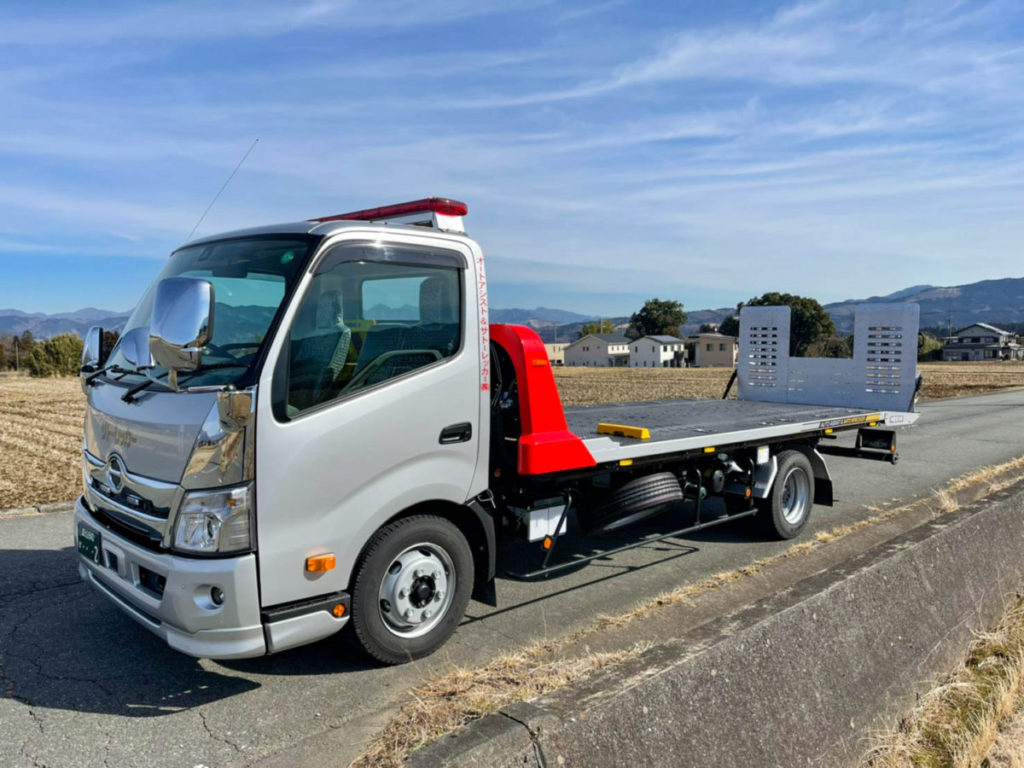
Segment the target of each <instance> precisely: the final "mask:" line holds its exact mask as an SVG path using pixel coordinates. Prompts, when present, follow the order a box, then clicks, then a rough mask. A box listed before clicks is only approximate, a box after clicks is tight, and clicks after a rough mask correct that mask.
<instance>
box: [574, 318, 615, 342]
mask: <svg viewBox="0 0 1024 768" xmlns="http://www.w3.org/2000/svg"><path fill="white" fill-rule="evenodd" d="M588 333H615V326H614V325H612V321H611V320H595V321H594V322H592V323H587V324H586V325H584V326H583V327H582V328H580V335H579V336H577V337H576V338H577V339H582V338H583V337H584V336H586V335H587V334H588Z"/></svg>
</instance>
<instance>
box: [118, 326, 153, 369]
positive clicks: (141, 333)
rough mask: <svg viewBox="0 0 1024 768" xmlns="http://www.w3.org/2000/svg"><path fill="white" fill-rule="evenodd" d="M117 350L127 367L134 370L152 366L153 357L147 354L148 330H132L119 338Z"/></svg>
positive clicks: (143, 327) (144, 328)
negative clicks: (133, 367)
mask: <svg viewBox="0 0 1024 768" xmlns="http://www.w3.org/2000/svg"><path fill="white" fill-rule="evenodd" d="M118 348H119V349H120V350H121V357H123V358H124V359H125V362H126V363H128V364H129V365H134V366H135V367H136V368H149V367H152V365H153V357H152V355H150V354H149V328H146V327H145V326H142V327H141V328H132V329H131V330H130V331H128V332H127V333H125V334H124V336H122V337H121V340H120V342H119V345H118Z"/></svg>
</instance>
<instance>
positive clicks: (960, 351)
mask: <svg viewBox="0 0 1024 768" xmlns="http://www.w3.org/2000/svg"><path fill="white" fill-rule="evenodd" d="M942 359H943V360H990V361H995V360H1024V347H1022V346H1021V343H1020V337H1019V336H1017V335H1016V334H1015V333H1011V332H1010V331H1004V330H1002V329H1001V328H996V327H995V326H994V325H989V324H988V323H975V324H974V325H968V326H967V327H966V328H961V329H960V330H959V331H957V332H956V333H955V334H953V335H952V336H950V337H948V338H947V339H946V340H945V344H944V345H943V347H942Z"/></svg>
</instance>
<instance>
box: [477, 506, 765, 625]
mask: <svg viewBox="0 0 1024 768" xmlns="http://www.w3.org/2000/svg"><path fill="white" fill-rule="evenodd" d="M725 514H726V512H725V507H724V505H723V504H722V503H721V502H720V501H718V500H710V501H705V502H704V503H703V504H702V508H701V520H702V521H709V520H714V519H718V518H721V517H724V515H725ZM694 522H696V507H695V505H694V504H693V503H692V502H684V503H681V504H676V505H673V506H672V507H669V508H668V509H666V510H665V511H664V512H662V513H661V514H659V515H656V516H653V517H651V518H648V519H647V520H644V521H641V522H638V523H636V524H634V525H630V526H628V527H625V528H622V529H620V530H616V531H613V532H609V533H604V534H600V535H588V534H586V533H584V532H583V531H581V530H580V528H579V526H578V524H577V523H576V521H575V519H574V518H573V517H570V519H569V526H568V531H567V533H566V534H565V535H563V536H562V537H561V538H560V540H559V541H558V542H557V544H556V551H555V553H554V555H553V556H552V559H551V563H552V564H554V563H560V562H563V561H570V562H572V561H574V560H579V559H580V558H584V557H590V556H593V555H597V557H596V558H595V559H593V560H586V561H582V562H578V563H577V562H573V563H572V564H571V565H568V566H567V567H565V568H564V569H562V570H560V571H558V572H556V573H554V574H552V575H551V576H550V577H545V576H536V577H531V578H522V577H521V576H518V575H517V574H520V573H523V572H528V571H532V570H534V569H537V568H540V566H541V564H542V562H543V558H544V552H543V550H542V549H541V547H540V544H539V543H537V542H534V543H532V544H531V543H528V542H526V541H523V540H511V541H509V542H508V543H507V544H505V545H504V546H502V548H501V550H500V552H499V555H498V564H499V573H498V581H499V584H498V593H499V596H500V595H501V594H502V593H503V590H502V588H501V582H502V581H509V582H519V583H526V584H529V583H538V582H544V581H546V580H548V578H550V580H551V581H552V582H557V579H558V578H559V577H565V576H569V575H570V574H576V575H577V578H575V579H566V582H567V583H566V586H565V587H564V588H562V589H554V590H549V591H548V590H546V591H544V593H543V594H539V595H537V596H536V597H531V598H530V599H528V600H519V601H516V602H514V603H505V602H504V601H503V600H502V601H501V605H500V607H499V608H497V609H491V608H488V609H485V610H484V611H482V612H481V613H480V614H479V615H474V616H470V617H468V618H467V619H466V621H465V622H464V623H466V624H471V623H473V622H476V621H480V620H483V619H490V618H493V617H494V616H498V615H500V614H503V613H509V612H512V611H516V610H520V609H522V608H525V607H527V606H529V605H534V604H536V603H541V602H543V601H545V600H549V599H552V598H557V597H561V596H564V595H567V594H570V593H572V592H575V591H578V590H582V589H588V588H591V587H593V586H595V585H597V584H600V583H602V582H607V581H609V580H611V579H615V578H618V577H620V576H623V575H625V574H627V573H636V572H637V571H642V570H645V569H647V568H652V567H656V566H662V565H665V564H666V563H669V562H671V561H673V560H677V559H679V558H682V557H685V556H687V555H692V554H695V553H697V552H699V551H700V547H699V546H696V542H702V543H717V542H725V541H733V542H752V541H760V540H763V539H764V536H763V535H762V534H761V533H759V532H758V530H757V527H756V526H755V525H753V524H752V521H750V520H739V521H736V522H734V523H724V524H723V525H722V526H720V527H713V528H706V529H703V530H700V531H695V532H692V533H687V534H680V535H679V536H672V537H670V538H667V539H662V540H661V541H655V540H654V539H656V538H657V537H659V536H663V535H665V534H666V533H671V532H672V531H673V530H677V529H679V528H683V527H685V526H689V525H692V524H693V523H694ZM638 541H639V542H641V544H640V546H638V547H637V548H636V550H634V551H635V552H637V553H638V554H634V555H632V556H631V553H630V551H629V550H627V551H625V552H621V553H616V554H608V555H604V554H603V553H605V552H610V551H611V550H614V549H616V548H618V547H622V546H625V545H628V544H632V543H635V542H638ZM588 569H589V570H590V572H591V573H589V574H588V573H587V571H588ZM581 575H582V577H583V578H582V581H581V580H580V578H579V576H581ZM587 576H590V578H587Z"/></svg>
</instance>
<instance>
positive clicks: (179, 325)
mask: <svg viewBox="0 0 1024 768" xmlns="http://www.w3.org/2000/svg"><path fill="white" fill-rule="evenodd" d="M213 301H214V298H213V283H211V282H210V281H209V280H201V279H199V278H197V277H168V278H164V279H163V280H161V281H160V282H159V283H158V284H157V286H156V293H155V295H154V297H153V316H152V319H151V320H150V324H149V349H150V352H152V354H153V359H154V360H155V361H156V362H157V364H158V365H161V366H163V367H164V368H166V369H167V370H168V371H169V373H168V375H167V383H168V385H170V387H171V389H177V388H178V386H177V384H178V376H177V372H178V371H194V370H196V369H197V368H198V367H199V366H200V365H201V364H202V360H203V347H204V346H206V345H207V344H209V343H210V339H211V338H213Z"/></svg>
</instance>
